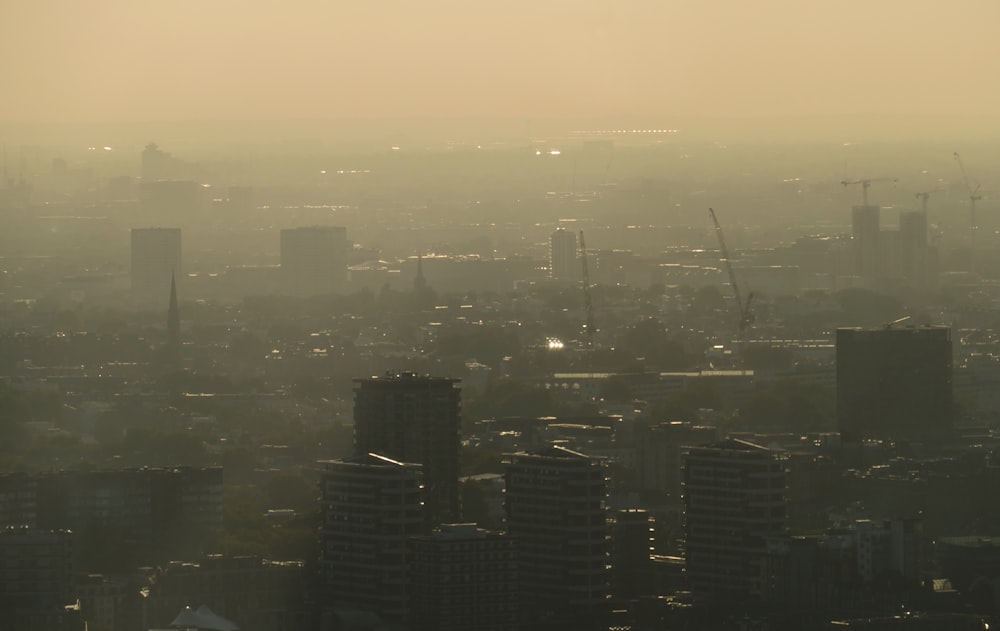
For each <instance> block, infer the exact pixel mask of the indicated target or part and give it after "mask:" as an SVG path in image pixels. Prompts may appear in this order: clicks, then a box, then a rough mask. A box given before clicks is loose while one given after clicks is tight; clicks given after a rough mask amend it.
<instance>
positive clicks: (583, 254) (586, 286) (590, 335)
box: [580, 230, 594, 372]
mask: <svg viewBox="0 0 1000 631" xmlns="http://www.w3.org/2000/svg"><path fill="white" fill-rule="evenodd" d="M580 266H581V268H582V270H581V272H582V273H581V277H582V282H583V308H584V311H585V313H586V318H587V320H586V323H585V324H584V327H585V329H586V330H585V331H584V333H585V334H586V336H587V337H586V338H585V339H586V345H587V348H586V352H587V371H588V372H589V371H590V370H591V369H592V365H591V362H592V361H593V355H594V303H593V301H592V300H591V298H590V271H589V269H588V267H587V242H586V241H584V238H583V230H581V231H580Z"/></svg>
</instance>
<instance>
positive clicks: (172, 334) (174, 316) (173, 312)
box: [167, 272, 181, 352]
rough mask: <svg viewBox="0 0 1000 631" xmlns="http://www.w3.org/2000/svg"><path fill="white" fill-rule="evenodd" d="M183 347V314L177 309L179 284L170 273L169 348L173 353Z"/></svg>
mask: <svg viewBox="0 0 1000 631" xmlns="http://www.w3.org/2000/svg"><path fill="white" fill-rule="evenodd" d="M180 346H181V312H180V309H178V308H177V282H176V280H175V279H174V273H173V272H170V307H168V308H167V347H168V348H170V350H171V351H172V352H176V351H178V350H180Z"/></svg>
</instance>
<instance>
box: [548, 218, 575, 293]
mask: <svg viewBox="0 0 1000 631" xmlns="http://www.w3.org/2000/svg"><path fill="white" fill-rule="evenodd" d="M578 261H579V259H578V258H577V247H576V233H575V232H573V231H572V230H566V229H565V228H558V229H557V230H556V231H555V232H553V233H552V236H551V237H549V277H550V278H552V279H555V280H579V279H580V275H581V273H582V272H581V270H582V268H581V266H580V264H579V262H578Z"/></svg>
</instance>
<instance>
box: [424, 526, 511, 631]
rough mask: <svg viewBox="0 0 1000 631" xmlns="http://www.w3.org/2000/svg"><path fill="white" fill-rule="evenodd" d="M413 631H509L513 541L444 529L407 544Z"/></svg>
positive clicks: (477, 531) (465, 529) (458, 528)
mask: <svg viewBox="0 0 1000 631" xmlns="http://www.w3.org/2000/svg"><path fill="white" fill-rule="evenodd" d="M410 550H411V564H410V585H411V594H410V596H411V602H412V611H411V628H412V629H414V631H460V630H465V629H476V631H514V630H515V629H517V628H518V625H517V622H518V617H517V614H518V604H519V602H518V596H519V594H518V574H517V563H516V547H515V542H514V539H512V538H511V537H509V536H507V535H504V534H497V533H491V532H488V531H486V530H483V529H482V528H477V527H476V525H475V524H446V525H442V526H441V527H440V528H439V529H438V530H437V531H435V532H434V533H433V534H431V535H428V536H422V537H415V538H413V539H411V540H410Z"/></svg>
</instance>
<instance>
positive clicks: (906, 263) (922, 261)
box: [899, 210, 930, 288]
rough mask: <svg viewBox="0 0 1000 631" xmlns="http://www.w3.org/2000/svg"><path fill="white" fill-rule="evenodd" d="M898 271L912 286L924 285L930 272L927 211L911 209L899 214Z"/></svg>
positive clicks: (919, 286)
mask: <svg viewBox="0 0 1000 631" xmlns="http://www.w3.org/2000/svg"><path fill="white" fill-rule="evenodd" d="M899 259H900V261H899V271H900V274H901V275H902V277H903V278H905V279H906V280H908V281H909V282H910V285H911V286H913V287H917V288H921V287H926V286H927V283H928V280H929V279H928V274H929V272H930V252H929V248H928V244H927V213H926V212H924V211H922V210H913V211H909V212H904V213H900V215H899Z"/></svg>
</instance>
